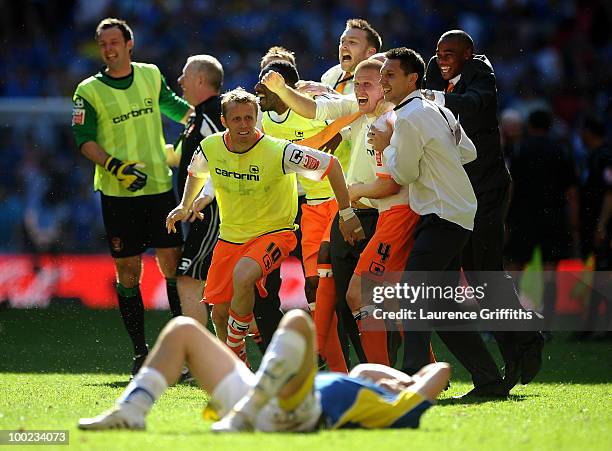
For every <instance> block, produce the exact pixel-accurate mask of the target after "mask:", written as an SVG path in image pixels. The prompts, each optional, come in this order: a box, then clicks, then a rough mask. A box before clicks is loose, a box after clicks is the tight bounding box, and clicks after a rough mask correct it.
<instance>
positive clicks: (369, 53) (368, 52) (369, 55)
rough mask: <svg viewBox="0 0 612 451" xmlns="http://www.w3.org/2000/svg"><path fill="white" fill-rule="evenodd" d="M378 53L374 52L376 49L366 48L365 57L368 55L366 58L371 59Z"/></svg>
mask: <svg viewBox="0 0 612 451" xmlns="http://www.w3.org/2000/svg"><path fill="white" fill-rule="evenodd" d="M377 53H378V52H377V51H376V49H375V48H374V47H368V50H366V55H368V58H369V57H371V56H372V55H376V54H377Z"/></svg>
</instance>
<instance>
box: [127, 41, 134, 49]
mask: <svg viewBox="0 0 612 451" xmlns="http://www.w3.org/2000/svg"><path fill="white" fill-rule="evenodd" d="M125 45H126V47H127V49H128V50H132V49H133V48H134V40H133V39H129V40H128V41H127V42H126V43H125Z"/></svg>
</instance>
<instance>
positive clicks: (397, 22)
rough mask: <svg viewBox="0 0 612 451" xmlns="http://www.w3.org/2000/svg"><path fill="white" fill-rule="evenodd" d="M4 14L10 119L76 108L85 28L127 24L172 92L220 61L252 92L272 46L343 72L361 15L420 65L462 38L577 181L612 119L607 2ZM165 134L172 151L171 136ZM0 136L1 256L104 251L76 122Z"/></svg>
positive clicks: (48, 8) (89, 43)
mask: <svg viewBox="0 0 612 451" xmlns="http://www.w3.org/2000/svg"><path fill="white" fill-rule="evenodd" d="M2 10H3V14H2V15H1V17H0V24H1V27H0V34H1V35H2V43H3V45H2V46H1V48H0V71H1V72H2V74H3V76H2V77H1V79H0V102H1V103H2V105H3V106H4V108H8V111H10V109H11V108H10V106H11V105H12V104H17V103H19V102H26V103H27V102H28V101H29V100H30V99H32V98H41V97H71V96H72V94H73V92H74V89H75V87H76V85H77V83H78V82H79V81H80V80H82V79H84V78H86V77H87V76H88V75H92V74H93V73H95V72H96V71H97V70H98V69H99V67H100V59H99V55H98V49H97V45H96V43H95V42H94V39H93V30H94V29H95V26H96V24H97V23H98V22H99V20H100V19H101V18H103V17H108V16H111V17H120V18H123V19H125V20H127V21H128V23H129V24H130V25H131V26H132V28H133V30H134V33H135V36H136V40H135V53H134V60H136V61H143V62H152V63H155V64H157V65H158V66H159V67H160V69H161V70H162V73H163V74H165V76H166V77H167V80H168V82H169V84H170V86H172V87H173V88H174V89H175V90H176V91H177V92H179V93H180V89H179V87H178V85H177V83H176V78H177V76H178V75H179V74H180V72H181V70H182V66H183V63H184V61H185V59H186V57H187V56H189V55H191V54H197V53H210V54H212V55H215V56H216V57H217V58H218V59H219V60H220V61H221V63H222V64H223V66H224V68H225V74H226V79H225V88H226V89H231V88H233V87H236V86H237V85H241V86H244V87H246V88H247V89H250V88H251V87H252V86H253V85H254V83H255V82H256V80H257V76H258V72H259V59H260V58H261V56H262V55H263V54H264V53H265V51H266V50H267V49H268V48H269V47H270V46H272V45H283V46H284V47H287V48H288V49H290V50H293V51H294V52H295V54H296V57H297V65H298V68H299V70H300V75H301V77H302V78H303V79H316V80H318V79H319V78H320V76H321V74H322V73H323V72H324V71H325V70H326V69H327V68H329V67H330V66H332V65H334V64H336V63H337V41H338V36H339V35H340V34H341V32H342V30H343V29H344V26H345V22H346V19H348V18H351V17H363V18H365V19H367V20H368V21H369V22H370V23H371V24H372V25H373V26H374V27H375V28H376V29H378V30H379V31H381V34H382V37H383V43H384V45H383V47H384V48H385V49H387V48H391V47H397V46H407V47H411V48H414V49H415V50H417V51H418V52H420V53H421V54H422V55H423V57H424V58H425V60H426V61H427V60H428V59H429V57H430V56H431V55H433V54H434V52H435V47H436V40H437V39H438V37H439V36H440V34H441V33H442V32H444V31H446V30H448V29H452V28H462V29H464V30H466V31H467V32H468V33H469V34H470V35H471V36H472V37H473V38H474V41H475V43H476V53H484V54H486V55H487V56H488V58H489V59H490V60H491V62H492V64H493V67H494V69H495V73H496V75H497V83H498V89H499V100H500V109H501V111H504V110H514V111H515V112H516V113H508V111H506V112H505V113H504V114H505V116H503V117H506V118H510V119H514V120H516V119H520V120H523V121H524V120H526V119H527V117H528V115H529V113H531V112H532V111H534V110H542V109H544V110H547V111H549V112H550V113H551V114H552V119H553V120H552V127H551V129H550V134H551V137H552V138H553V139H554V140H555V141H556V142H557V143H559V144H560V146H561V147H560V148H562V149H563V152H565V154H566V155H565V156H566V157H567V159H568V161H570V162H571V164H572V166H573V168H574V170H575V175H576V177H577V180H578V181H579V182H580V181H581V180H584V179H585V178H586V174H585V172H584V168H585V166H586V159H587V151H586V149H585V146H584V144H583V142H582V140H581V139H580V127H581V124H582V121H583V119H584V117H585V116H586V115H588V114H591V113H596V114H598V115H599V116H600V117H601V118H602V119H603V120H604V121H605V123H606V124H609V123H610V122H611V120H612V108H611V106H612V104H611V102H610V98H611V96H612V66H611V65H610V64H609V62H610V61H612V39H610V36H611V33H610V29H611V27H612V5H610V3H609V2H605V1H604V0H601V1H598V0H592V1H589V0H573V1H572V0H557V1H553V0H551V1H546V0H514V1H512V0H484V1H481V2H473V1H468V0H455V1H433V0H376V1H372V2H370V1H366V0H336V1H325V0H311V1H308V2H296V1H287V0H270V1H267V0H250V1H245V0H228V1H225V2H213V1H211V0H167V1H137V0H120V1H119V0H99V1H96V2H91V1H85V0H80V1H69V0H59V1H53V2H44V1H22V2H2ZM32 102H33V103H34V100H32ZM517 113H518V114H517ZM502 122H503V121H502ZM166 127H167V129H166V139H167V141H168V142H172V141H173V140H174V139H175V138H176V136H177V135H178V132H179V129H178V128H176V127H177V126H176V125H174V126H171V125H170V124H166ZM608 128H609V127H608ZM608 134H609V130H608ZM0 136H1V139H0V158H1V161H2V164H1V165H0V227H1V230H2V233H0V252H23V251H29V250H38V251H44V252H48V251H51V252H53V251H60V250H61V251H62V252H96V251H103V250H105V241H104V239H103V225H102V220H101V214H100V211H99V208H100V207H99V202H98V201H97V199H96V196H97V194H96V193H93V192H92V189H91V180H92V172H93V170H92V165H91V163H90V162H89V161H87V160H86V159H85V158H84V157H82V156H81V155H80V153H79V152H78V150H77V149H76V147H75V145H74V142H73V139H72V135H71V132H70V112H69V111H68V112H67V113H66V118H65V121H63V122H62V121H56V120H45V117H44V116H42V117H41V116H32V115H30V114H25V113H24V114H23V117H18V118H13V120H11V121H6V120H3V121H2V123H0ZM508 147H510V146H508ZM507 157H508V159H509V161H510V160H511V159H512V157H513V156H512V155H511V154H509V155H507ZM558 194H560V195H562V193H558Z"/></svg>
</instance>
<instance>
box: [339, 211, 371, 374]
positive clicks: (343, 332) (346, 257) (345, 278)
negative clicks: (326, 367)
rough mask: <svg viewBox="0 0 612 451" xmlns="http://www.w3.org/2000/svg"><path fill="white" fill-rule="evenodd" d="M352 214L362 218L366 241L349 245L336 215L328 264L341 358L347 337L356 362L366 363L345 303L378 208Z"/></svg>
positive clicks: (357, 334) (346, 357) (354, 325)
mask: <svg viewBox="0 0 612 451" xmlns="http://www.w3.org/2000/svg"><path fill="white" fill-rule="evenodd" d="M355 213H356V214H357V216H358V217H359V220H360V221H361V226H362V227H363V230H364V233H365V240H362V241H360V242H359V243H356V244H355V245H354V246H351V245H350V244H349V243H347V242H346V241H344V238H343V237H342V233H340V227H339V225H338V215H336V217H335V218H334V222H333V224H332V228H331V234H330V253H331V265H332V271H333V273H334V282H335V284H336V314H337V315H338V336H339V337H340V343H341V345H342V351H343V352H344V358H345V360H346V361H347V363H348V362H349V359H348V340H349V339H350V341H351V343H352V344H353V347H354V349H355V352H356V354H357V357H358V358H359V361H360V362H362V363H365V362H367V359H366V356H365V353H364V351H363V348H362V346H361V341H360V340H359V329H358V328H357V323H356V322H355V318H353V314H352V312H351V309H350V308H349V306H348V304H347V303H346V292H347V291H348V286H349V283H350V281H351V277H353V271H354V270H355V267H356V266H357V262H358V261H359V256H360V255H361V253H362V252H363V250H364V249H365V247H366V246H367V244H368V242H369V241H370V239H371V238H372V236H374V232H375V231H376V222H377V221H378V211H376V210H375V209H367V210H356V211H355Z"/></svg>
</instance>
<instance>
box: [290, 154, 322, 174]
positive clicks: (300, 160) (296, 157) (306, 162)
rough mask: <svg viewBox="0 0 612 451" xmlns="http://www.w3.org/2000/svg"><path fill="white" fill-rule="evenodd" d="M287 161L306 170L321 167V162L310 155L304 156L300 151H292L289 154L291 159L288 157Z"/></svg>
mask: <svg viewBox="0 0 612 451" xmlns="http://www.w3.org/2000/svg"><path fill="white" fill-rule="evenodd" d="M289 161H291V162H292V163H295V164H301V165H302V166H303V167H304V168H306V169H312V170H315V169H318V168H319V166H320V165H321V160H319V159H318V158H315V157H313V156H312V155H306V154H304V152H302V151H301V150H300V149H294V150H293V152H291V157H289Z"/></svg>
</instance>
